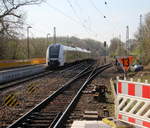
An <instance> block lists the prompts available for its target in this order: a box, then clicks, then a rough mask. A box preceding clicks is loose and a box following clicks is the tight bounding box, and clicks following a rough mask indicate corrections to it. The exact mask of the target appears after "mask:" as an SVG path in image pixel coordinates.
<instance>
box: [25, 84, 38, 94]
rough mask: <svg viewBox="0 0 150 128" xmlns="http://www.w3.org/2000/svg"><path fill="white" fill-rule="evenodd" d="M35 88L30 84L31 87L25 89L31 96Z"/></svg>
mask: <svg viewBox="0 0 150 128" xmlns="http://www.w3.org/2000/svg"><path fill="white" fill-rule="evenodd" d="M36 88H37V87H36V86H35V85H33V84H31V85H29V86H28V87H27V92H28V93H29V94H32V93H34V92H35V91H36Z"/></svg>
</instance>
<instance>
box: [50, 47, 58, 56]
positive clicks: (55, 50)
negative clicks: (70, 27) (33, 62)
mask: <svg viewBox="0 0 150 128" xmlns="http://www.w3.org/2000/svg"><path fill="white" fill-rule="evenodd" d="M59 49H60V46H59V45H58V46H52V47H50V49H49V57H50V58H58V57H59Z"/></svg>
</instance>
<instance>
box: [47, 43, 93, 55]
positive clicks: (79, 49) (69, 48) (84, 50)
mask: <svg viewBox="0 0 150 128" xmlns="http://www.w3.org/2000/svg"><path fill="white" fill-rule="evenodd" d="M53 45H60V46H62V47H63V48H64V50H67V51H80V52H86V53H91V51H89V50H86V49H82V48H79V47H71V46H66V45H63V44H59V43H56V44H51V45H50V46H53ZM50 46H49V47H50Z"/></svg>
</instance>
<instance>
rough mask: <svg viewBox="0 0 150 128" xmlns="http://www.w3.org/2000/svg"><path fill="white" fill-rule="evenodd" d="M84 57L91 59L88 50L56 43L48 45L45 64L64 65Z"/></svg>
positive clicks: (84, 58)
mask: <svg viewBox="0 0 150 128" xmlns="http://www.w3.org/2000/svg"><path fill="white" fill-rule="evenodd" d="M86 59H91V52H90V51H88V50H86V49H81V48H78V47H69V46H65V45H62V44H58V43H56V44H52V45H49V46H48V48H47V52H46V64H47V65H48V66H64V65H65V64H67V63H73V62H76V61H81V60H86Z"/></svg>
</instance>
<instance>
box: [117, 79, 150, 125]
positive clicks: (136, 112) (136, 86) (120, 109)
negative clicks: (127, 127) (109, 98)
mask: <svg viewBox="0 0 150 128" xmlns="http://www.w3.org/2000/svg"><path fill="white" fill-rule="evenodd" d="M116 115H117V118H118V120H120V121H123V122H126V123H129V124H132V125H135V126H139V127H143V128H150V84H148V83H147V81H145V83H141V82H133V79H131V80H130V81H127V80H120V79H119V78H117V99H116Z"/></svg>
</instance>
